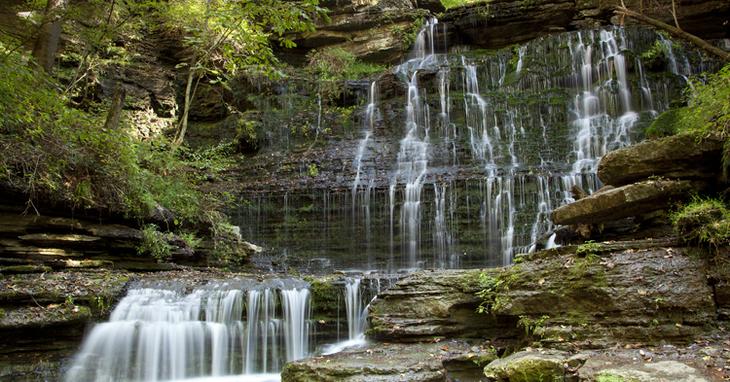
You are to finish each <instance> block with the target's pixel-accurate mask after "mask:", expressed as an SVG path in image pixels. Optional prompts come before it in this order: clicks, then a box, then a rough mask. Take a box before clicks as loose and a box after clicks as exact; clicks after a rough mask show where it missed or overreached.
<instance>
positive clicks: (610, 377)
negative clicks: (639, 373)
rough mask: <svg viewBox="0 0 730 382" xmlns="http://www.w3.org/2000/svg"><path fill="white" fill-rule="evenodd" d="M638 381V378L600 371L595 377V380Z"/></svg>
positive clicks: (609, 381)
mask: <svg viewBox="0 0 730 382" xmlns="http://www.w3.org/2000/svg"><path fill="white" fill-rule="evenodd" d="M635 381H638V379H633V378H632V379H626V378H624V377H622V376H620V375H615V374H610V373H605V372H603V373H600V374H598V376H597V377H596V382H635Z"/></svg>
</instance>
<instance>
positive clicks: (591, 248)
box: [575, 240, 603, 257]
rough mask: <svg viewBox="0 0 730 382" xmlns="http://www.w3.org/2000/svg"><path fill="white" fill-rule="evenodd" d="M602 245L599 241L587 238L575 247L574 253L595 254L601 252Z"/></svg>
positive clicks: (582, 254) (579, 254)
mask: <svg viewBox="0 0 730 382" xmlns="http://www.w3.org/2000/svg"><path fill="white" fill-rule="evenodd" d="M602 249H603V246H602V245H601V244H600V243H596V242H594V241H593V240H588V241H586V242H585V243H583V244H581V245H579V246H578V248H576V250H575V254H576V255H578V256H586V257H587V256H590V255H597V254H598V253H600V252H601V250H602Z"/></svg>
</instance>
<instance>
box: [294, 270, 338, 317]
mask: <svg viewBox="0 0 730 382" xmlns="http://www.w3.org/2000/svg"><path fill="white" fill-rule="evenodd" d="M304 281H306V282H308V283H309V285H310V286H309V291H310V293H311V294H312V299H311V301H312V310H313V312H314V314H322V315H327V316H329V317H336V316H337V311H338V310H339V308H340V300H341V299H342V293H343V292H342V289H341V288H339V287H337V286H336V285H335V284H334V283H333V282H332V281H333V280H327V279H325V280H323V279H317V278H314V277H311V276H305V277H304Z"/></svg>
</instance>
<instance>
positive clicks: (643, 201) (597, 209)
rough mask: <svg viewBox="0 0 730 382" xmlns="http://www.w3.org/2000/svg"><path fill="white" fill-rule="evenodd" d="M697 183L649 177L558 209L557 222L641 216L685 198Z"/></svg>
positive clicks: (595, 220)
mask: <svg viewBox="0 0 730 382" xmlns="http://www.w3.org/2000/svg"><path fill="white" fill-rule="evenodd" d="M696 187H697V185H696V184H694V183H693V182H691V181H684V180H647V181H644V182H640V183H635V184H629V185H626V186H623V187H618V188H611V189H608V190H606V191H602V192H597V193H595V194H593V195H590V196H587V197H585V198H583V199H579V200H577V201H575V202H573V203H570V204H566V205H564V206H561V207H558V208H556V209H555V210H554V211H553V212H552V214H551V219H552V221H553V223H555V224H566V225H567V224H592V223H601V222H606V221H611V220H617V219H621V218H626V217H630V216H639V215H642V214H646V213H648V212H652V211H656V210H661V209H664V208H666V207H668V206H669V204H670V203H671V202H672V201H676V200H680V199H685V198H687V197H688V196H689V193H690V191H692V190H694V189H696Z"/></svg>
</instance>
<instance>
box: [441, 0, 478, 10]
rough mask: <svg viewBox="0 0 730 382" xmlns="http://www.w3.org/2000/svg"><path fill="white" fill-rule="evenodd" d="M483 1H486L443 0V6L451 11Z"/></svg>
mask: <svg viewBox="0 0 730 382" xmlns="http://www.w3.org/2000/svg"><path fill="white" fill-rule="evenodd" d="M482 1H484V0H441V4H443V5H444V7H446V9H449V8H456V7H461V6H463V5H469V4H474V3H479V2H482Z"/></svg>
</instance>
